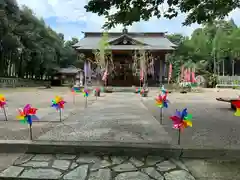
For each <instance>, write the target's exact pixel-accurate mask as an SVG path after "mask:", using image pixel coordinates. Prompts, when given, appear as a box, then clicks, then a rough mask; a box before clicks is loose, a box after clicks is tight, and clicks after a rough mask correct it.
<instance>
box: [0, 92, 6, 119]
mask: <svg viewBox="0 0 240 180" xmlns="http://www.w3.org/2000/svg"><path fill="white" fill-rule="evenodd" d="M6 104H7V103H6V98H5V97H4V95H2V94H0V108H1V109H2V110H3V114H4V116H5V121H7V120H8V118H7V113H6V109H5V105H6Z"/></svg>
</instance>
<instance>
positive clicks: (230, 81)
mask: <svg viewBox="0 0 240 180" xmlns="http://www.w3.org/2000/svg"><path fill="white" fill-rule="evenodd" d="M218 87H240V76H219V77H218V83H217V85H216V88H218Z"/></svg>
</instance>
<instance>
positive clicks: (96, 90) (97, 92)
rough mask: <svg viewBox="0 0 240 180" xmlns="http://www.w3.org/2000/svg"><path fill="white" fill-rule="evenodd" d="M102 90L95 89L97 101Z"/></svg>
mask: <svg viewBox="0 0 240 180" xmlns="http://www.w3.org/2000/svg"><path fill="white" fill-rule="evenodd" d="M100 92H101V91H100V88H95V89H94V95H95V96H96V99H97V97H100Z"/></svg>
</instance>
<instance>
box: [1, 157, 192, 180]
mask: <svg viewBox="0 0 240 180" xmlns="http://www.w3.org/2000/svg"><path fill="white" fill-rule="evenodd" d="M176 176H177V177H178V180H195V178H194V177H193V176H192V175H191V173H190V172H189V170H188V168H187V167H186V166H185V165H184V163H183V162H182V161H181V160H177V159H172V158H170V159H168V158H163V157H160V156H111V155H104V154H80V155H79V154H78V155H69V154H23V155H21V156H19V157H18V159H16V160H15V162H14V163H13V164H12V165H11V166H9V167H7V168H6V169H4V170H2V171H1V172H0V179H13V180H15V179H36V180H39V179H47V180H52V179H53V180H55V179H63V180H153V179H155V180H164V178H165V179H166V180H174V179H175V177H176Z"/></svg>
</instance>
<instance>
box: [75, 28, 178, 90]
mask: <svg viewBox="0 0 240 180" xmlns="http://www.w3.org/2000/svg"><path fill="white" fill-rule="evenodd" d="M83 33H84V38H83V39H81V40H80V41H79V42H78V43H77V44H75V45H74V46H73V47H74V48H75V50H76V51H77V52H78V53H79V55H80V54H81V55H83V54H84V57H85V60H86V61H87V62H88V63H90V64H91V68H94V63H93V62H94V61H95V55H94V50H97V49H99V43H100V41H101V39H102V36H103V33H101V32H83ZM107 35H108V39H107V41H108V47H107V48H108V50H109V51H111V54H112V55H111V56H112V61H113V64H114V70H113V72H112V73H111V74H110V75H109V76H108V81H107V85H108V86H133V85H136V86H139V79H140V78H139V69H138V68H139V66H135V65H134V59H135V58H134V57H136V56H135V55H136V52H139V50H140V51H144V52H146V55H147V56H148V58H146V59H147V61H149V63H147V66H148V67H146V69H147V70H146V71H147V73H146V74H147V82H148V84H149V85H157V84H159V83H160V84H161V83H163V81H165V80H166V77H167V75H168V72H167V70H168V66H167V64H166V55H167V54H168V53H171V52H173V51H174V50H175V48H176V45H175V44H173V43H172V42H171V41H170V40H169V39H168V38H167V37H166V35H165V33H162V32H146V33H138V32H128V31H127V29H126V28H124V29H123V32H109V33H108V34H107ZM93 71H94V70H93ZM90 76H91V75H90Z"/></svg>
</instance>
